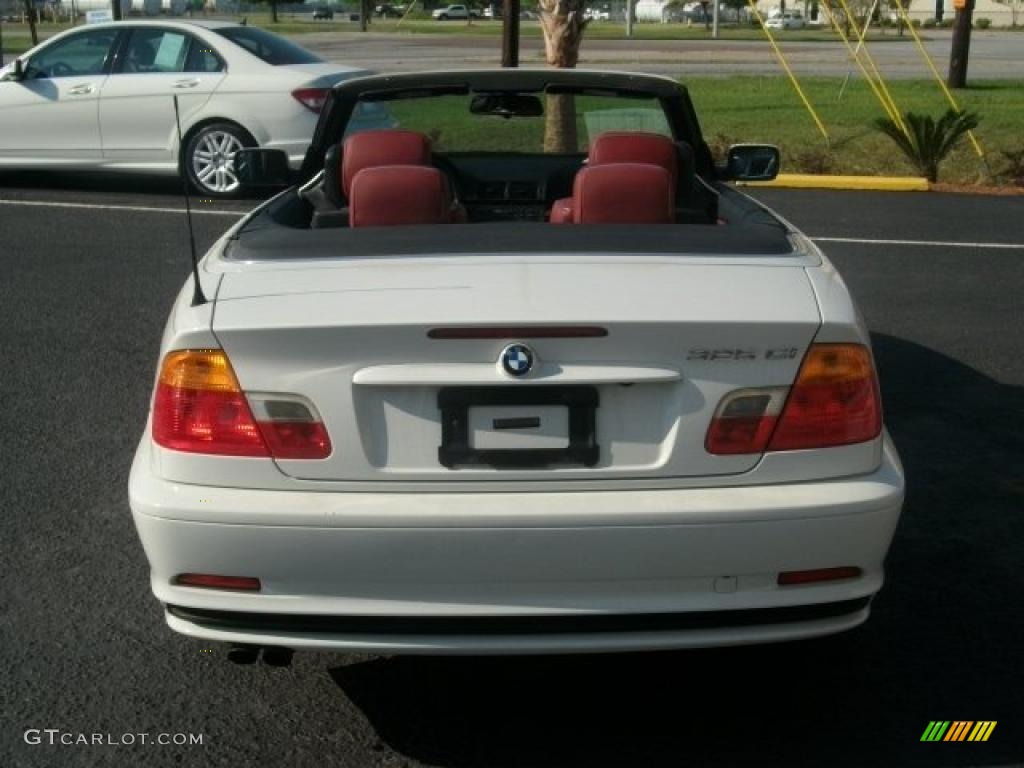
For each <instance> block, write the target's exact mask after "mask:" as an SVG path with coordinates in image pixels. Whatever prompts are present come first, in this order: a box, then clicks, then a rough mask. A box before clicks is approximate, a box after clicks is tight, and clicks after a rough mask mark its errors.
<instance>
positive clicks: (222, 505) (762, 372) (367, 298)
mask: <svg viewBox="0 0 1024 768" xmlns="http://www.w3.org/2000/svg"><path fill="white" fill-rule="evenodd" d="M545 95H546V96H547V99H545ZM564 96H571V97H572V99H571V104H572V107H573V108H574V109H575V110H576V115H575V118H573V116H572V115H570V116H569V120H570V121H571V123H572V125H573V126H574V127H575V129H576V130H575V131H574V132H573V133H575V134H576V135H577V137H578V138H579V140H580V144H579V145H578V147H577V150H578V151H569V152H567V151H564V150H565V147H560V148H559V151H557V152H548V151H545V146H544V136H545V127H546V117H545V114H544V107H545V103H546V102H547V103H551V101H553V100H555V99H557V98H559V97H564ZM381 103H386V104H388V105H389V107H390V111H391V112H390V113H391V115H392V116H393V117H394V119H395V120H396V121H397V122H398V123H399V124H400V127H399V128H396V129H394V130H372V131H361V132H356V133H352V132H350V131H347V128H348V127H349V125H348V123H349V121H350V119H351V116H352V115H358V114H359V113H360V112H361V111H362V110H364V109H367V108H369V107H371V106H372V105H375V104H381ZM638 126H643V127H644V128H645V129H646V130H638ZM276 156H277V159H278V163H280V162H281V160H282V158H281V157H280V155H279V154H277V155H276ZM249 157H252V158H257V157H261V158H264V159H265V162H264V160H260V161H259V162H255V161H254V162H249V161H248V160H245V161H244V162H243V159H244V158H249ZM270 158H271V153H268V152H266V151H265V150H243V151H242V152H241V153H240V155H239V162H240V164H239V166H238V167H239V169H240V172H242V170H244V169H250V168H251V169H257V168H259V167H260V165H261V164H264V165H266V166H267V167H268V168H269V167H270V166H271V162H270ZM778 161H779V154H778V151H777V150H776V149H775V148H773V147H768V146H758V145H738V146H735V147H733V148H732V149H731V150H730V151H729V155H728V158H727V162H726V163H725V164H724V165H720V166H716V165H715V164H714V162H713V161H712V158H711V154H710V152H709V150H708V147H707V144H706V143H705V141H704V139H703V138H702V135H701V131H700V128H699V125H698V123H697V119H696V115H695V113H694V110H693V105H692V103H691V101H690V99H689V96H688V94H687V91H686V89H685V88H684V87H683V86H681V85H680V84H679V83H678V82H675V81H673V80H669V79H667V78H659V77H652V76H644V75H634V74H624V73H596V72H585V71H575V70H526V69H524V70H517V69H507V70H498V71H493V70H492V71H482V72H434V73H417V74H407V75H392V76H387V77H384V76H381V77H367V78H360V79H355V80H350V81H347V82H345V83H343V84H341V85H340V86H338V87H337V88H335V89H334V90H333V92H332V95H331V97H330V99H329V101H328V103H327V106H326V107H325V111H324V113H323V115H322V118H321V125H320V128H319V129H318V130H317V133H316V137H315V139H314V143H313V145H312V146H311V147H310V151H309V154H308V155H307V157H306V161H305V163H304V166H303V170H302V184H301V186H298V187H294V188H292V189H289V190H286V191H285V192H282V193H281V194H279V195H278V196H277V197H275V198H273V199H272V200H270V201H268V202H266V203H264V204H262V205H261V206H259V207H258V208H257V209H256V210H255V211H253V212H252V214H250V215H249V216H248V217H246V218H245V219H244V220H243V221H241V222H240V223H238V224H237V225H236V226H234V227H233V228H232V229H231V230H230V231H229V232H227V233H226V234H225V235H224V237H223V238H221V239H220V240H219V242H217V243H216V244H215V245H214V246H213V247H212V249H211V250H210V251H209V253H207V254H206V256H205V258H204V259H203V260H202V261H201V262H200V263H198V264H197V265H196V266H195V267H194V276H195V277H194V279H193V280H190V281H189V282H188V283H187V284H186V285H185V287H184V288H183V290H182V292H181V295H180V296H179V298H178V300H177V302H176V304H175V306H174V308H173V310H172V311H171V314H170V319H169V321H168V324H167V327H166V330H165V333H164V337H163V342H162V345H161V349H160V362H159V364H158V370H157V373H156V376H155V391H154V395H153V399H152V404H151V410H150V414H149V419H148V422H147V425H146V428H145V431H144V434H143V435H142V439H141V441H140V443H139V447H138V451H137V453H136V456H135V461H134V464H133V467H132V472H131V479H130V488H129V494H130V500H131V508H132V511H133V514H134V520H135V525H136V528H137V530H138V533H139V536H140V538H141V541H142V544H143V547H144V549H145V552H146V555H147V557H148V559H149V564H150V569H151V575H150V584H151V587H152V590H153V592H154V594H155V595H156V597H157V599H158V600H159V601H160V602H161V603H162V604H163V609H164V610H165V611H166V617H167V621H168V623H169V624H170V626H171V627H172V628H173V629H175V630H177V631H179V632H183V633H185V634H187V635H191V636H194V637H198V638H203V639H204V641H205V642H209V641H218V640H219V641H224V642H227V643H233V644H236V645H242V646H244V647H245V652H246V653H247V654H249V658H250V659H251V658H252V657H254V656H255V655H256V654H257V653H258V652H259V650H260V649H267V648H270V649H274V651H273V653H272V654H271V655H270V656H269V657H267V660H268V663H272V662H271V659H273V660H274V661H277V660H280V658H281V656H282V652H281V650H280V649H282V648H284V649H299V648H305V649H334V650H345V651H358V652H371V653H373V652H396V653H402V652H405V653H539V652H582V651H600V650H641V649H655V648H682V647H696V646H708V645H730V644H738V643H757V642H769V641H778V640H790V639H795V638H806V637H814V636H818V635H825V634H828V633H832V632H839V631H842V630H846V629H850V628H851V627H854V626H856V625H858V624H860V623H861V622H863V621H864V620H865V619H866V618H867V617H868V612H869V610H870V603H871V600H872V598H873V596H874V595H875V593H876V592H878V590H879V589H880V588H881V587H882V582H883V562H884V559H885V556H886V552H887V550H888V548H889V544H890V541H891V539H892V536H893V531H894V529H895V527H896V523H897V520H898V518H899V515H900V509H901V506H902V500H903V472H902V469H901V467H900V462H899V458H898V456H897V453H896V449H895V447H894V446H893V444H892V442H891V441H890V439H889V436H888V434H887V433H886V431H885V428H884V426H883V422H882V410H881V408H882V405H881V399H880V395H879V387H878V379H877V375H876V371H875V364H874V360H873V357H872V354H871V347H870V337H869V335H868V331H867V328H866V327H865V325H864V322H863V320H862V319H861V316H860V314H859V313H858V311H857V308H856V306H855V304H854V302H853V299H852V298H851V296H850V294H849V292H848V291H847V289H846V286H845V285H844V283H843V281H842V279H841V277H840V276H839V274H838V273H837V272H836V269H835V267H833V265H832V264H831V263H830V262H829V261H828V259H827V258H826V257H825V256H824V255H823V254H822V253H821V251H820V250H819V249H818V248H817V247H816V246H815V245H814V244H813V243H812V242H811V241H810V240H808V239H807V238H806V237H805V236H804V235H803V234H801V233H800V232H799V231H797V230H795V229H794V228H793V227H792V226H790V225H789V224H788V223H787V222H785V221H783V220H781V219H780V218H778V217H777V216H775V215H774V214H773V213H771V212H770V211H768V210H766V209H764V208H763V207H762V206H761V205H760V204H759V203H757V202H756V201H754V200H752V199H751V198H749V197H747V196H746V195H745V194H743V193H742V192H741V191H739V190H737V189H736V188H735V187H734V186H733V185H731V184H729V183H727V182H728V181H730V180H744V181H753V180H764V179H769V178H772V177H773V176H774V175H775V173H776V172H777V171H778ZM247 178H248V177H247Z"/></svg>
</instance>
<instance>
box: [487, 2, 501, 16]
mask: <svg viewBox="0 0 1024 768" xmlns="http://www.w3.org/2000/svg"><path fill="white" fill-rule="evenodd" d="M501 14H502V5H501V4H500V3H491V4H490V5H487V6H486V7H485V8H484V18H485V19H500V18H501Z"/></svg>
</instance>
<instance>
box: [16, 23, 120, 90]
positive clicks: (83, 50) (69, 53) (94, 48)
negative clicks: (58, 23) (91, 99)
mask: <svg viewBox="0 0 1024 768" xmlns="http://www.w3.org/2000/svg"><path fill="white" fill-rule="evenodd" d="M117 33H118V30H117V29H114V28H107V29H97V30H91V31H89V32H80V33H78V34H75V35H71V36H69V37H65V38H63V39H61V40H58V41H57V42H55V43H53V44H52V45H49V46H47V47H46V48H44V49H43V50H41V51H40V52H39V53H37V54H35V55H34V56H33V57H32V58H31V59H29V62H28V65H27V66H26V68H25V73H26V76H27V77H29V78H31V79H38V78H48V77H82V76H88V75H100V74H103V71H104V69H105V68H106V65H107V59H108V58H109V56H110V49H111V46H112V45H113V42H114V40H115V38H116V37H117Z"/></svg>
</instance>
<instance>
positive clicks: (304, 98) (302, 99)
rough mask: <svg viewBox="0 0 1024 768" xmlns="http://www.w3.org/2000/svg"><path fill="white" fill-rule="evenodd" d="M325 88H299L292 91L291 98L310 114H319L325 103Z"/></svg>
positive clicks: (326, 91)
mask: <svg viewBox="0 0 1024 768" xmlns="http://www.w3.org/2000/svg"><path fill="white" fill-rule="evenodd" d="M328 93H329V91H328V89H327V88H299V89H297V90H294V91H292V96H293V97H294V98H295V100H296V101H298V102H299V103H300V104H301V105H302V106H304V107H305V108H306V109H308V110H309V111H311V112H317V113H319V112H320V110H322V109H323V108H324V104H326V103H327V94H328Z"/></svg>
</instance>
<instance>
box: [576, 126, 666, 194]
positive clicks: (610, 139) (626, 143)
mask: <svg viewBox="0 0 1024 768" xmlns="http://www.w3.org/2000/svg"><path fill="white" fill-rule="evenodd" d="M608 163H651V164H652V165H659V166H661V167H662V168H664V169H665V170H666V171H668V173H669V176H670V177H671V179H672V188H673V189H675V185H676V180H677V179H678V178H679V155H678V151H677V149H676V143H675V142H674V141H672V139H670V138H669V137H668V136H662V135H661V134H660V133H644V132H642V131H608V132H607V133H602V134H601V135H600V136H598V137H597V138H596V139H594V141H593V143H592V144H591V145H590V154H589V160H588V165H607V164H608Z"/></svg>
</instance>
